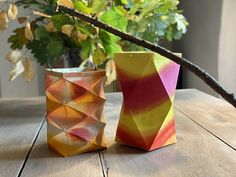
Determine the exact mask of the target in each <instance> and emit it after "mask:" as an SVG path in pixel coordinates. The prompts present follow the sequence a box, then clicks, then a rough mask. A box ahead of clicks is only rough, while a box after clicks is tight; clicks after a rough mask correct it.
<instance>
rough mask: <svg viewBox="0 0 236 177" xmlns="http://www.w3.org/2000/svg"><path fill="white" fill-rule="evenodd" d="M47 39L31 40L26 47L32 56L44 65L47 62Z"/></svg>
mask: <svg viewBox="0 0 236 177" xmlns="http://www.w3.org/2000/svg"><path fill="white" fill-rule="evenodd" d="M47 43H48V42H47V41H38V40H33V41H32V42H30V43H29V44H28V45H27V46H26V47H27V48H28V49H30V50H31V53H32V54H33V55H34V58H35V59H36V61H37V62H38V63H39V64H40V65H44V64H46V63H47V62H48V60H49V59H48V58H49V55H48V51H47V49H46V47H45V46H46V45H47Z"/></svg>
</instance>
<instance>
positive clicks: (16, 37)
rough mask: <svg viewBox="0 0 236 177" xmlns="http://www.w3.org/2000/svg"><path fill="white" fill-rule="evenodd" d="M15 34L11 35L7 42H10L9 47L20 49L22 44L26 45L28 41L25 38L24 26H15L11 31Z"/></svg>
mask: <svg viewBox="0 0 236 177" xmlns="http://www.w3.org/2000/svg"><path fill="white" fill-rule="evenodd" d="M13 32H14V33H15V34H13V35H11V36H10V37H9V39H8V42H9V43H11V48H12V49H13V50H15V49H22V48H23V47H24V45H27V44H28V43H29V42H30V41H29V40H28V39H26V38H25V27H22V28H17V29H15V30H14V31H13Z"/></svg>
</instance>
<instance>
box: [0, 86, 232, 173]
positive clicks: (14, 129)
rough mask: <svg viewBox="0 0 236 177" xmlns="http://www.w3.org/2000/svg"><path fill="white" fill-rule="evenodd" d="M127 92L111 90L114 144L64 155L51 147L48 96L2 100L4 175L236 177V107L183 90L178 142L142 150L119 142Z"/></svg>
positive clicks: (0, 168)
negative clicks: (154, 149) (48, 137)
mask: <svg viewBox="0 0 236 177" xmlns="http://www.w3.org/2000/svg"><path fill="white" fill-rule="evenodd" d="M121 101H122V96H121V94H120V93H112V94H107V102H106V106H105V115H106V118H107V127H106V135H107V139H108V145H109V148H108V149H106V150H103V151H99V152H92V153H85V154H80V155H75V156H72V157H67V158H64V157H61V156H59V155H58V154H57V153H55V152H53V151H52V150H50V149H48V147H47V144H46V123H45V120H44V112H45V108H44V107H45V98H44V97H40V98H26V99H25V98H24V99H0V177H15V176H23V177H39V176H42V177H74V176H75V177H131V176H133V177H178V176H181V177H218V176H219V177H224V176H227V177H228V176H233V177H236V109H234V108H233V107H232V106H230V105H229V104H227V103H226V102H225V101H223V100H220V99H217V98H215V97H212V96H209V95H207V94H205V93H202V92H200V91H198V90H194V89H188V90H178V91H177V94H176V101H175V120H176V129H177V141H178V142H177V144H174V145H170V146H168V147H165V148H161V149H158V150H156V151H153V152H149V153H147V152H143V151H140V150H137V149H133V148H130V147H127V146H122V145H119V144H117V143H115V142H114V137H115V131H116V126H117V124H118V118H119V111H120V106H121Z"/></svg>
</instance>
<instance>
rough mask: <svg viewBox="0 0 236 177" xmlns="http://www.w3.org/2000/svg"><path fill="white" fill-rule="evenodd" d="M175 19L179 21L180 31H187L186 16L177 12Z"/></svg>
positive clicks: (178, 27)
mask: <svg viewBox="0 0 236 177" xmlns="http://www.w3.org/2000/svg"><path fill="white" fill-rule="evenodd" d="M175 20H176V23H177V29H178V31H181V32H182V33H186V32H187V29H186V19H185V18H184V16H183V15H182V14H177V13H176V15H175Z"/></svg>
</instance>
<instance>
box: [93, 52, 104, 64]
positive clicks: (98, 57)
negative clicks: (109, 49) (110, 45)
mask: <svg viewBox="0 0 236 177" xmlns="http://www.w3.org/2000/svg"><path fill="white" fill-rule="evenodd" d="M106 60H107V57H106V54H105V52H104V50H103V49H101V48H98V49H95V51H94V54H93V63H95V64H96V65H101V64H103V63H104V62H105V61H106Z"/></svg>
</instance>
